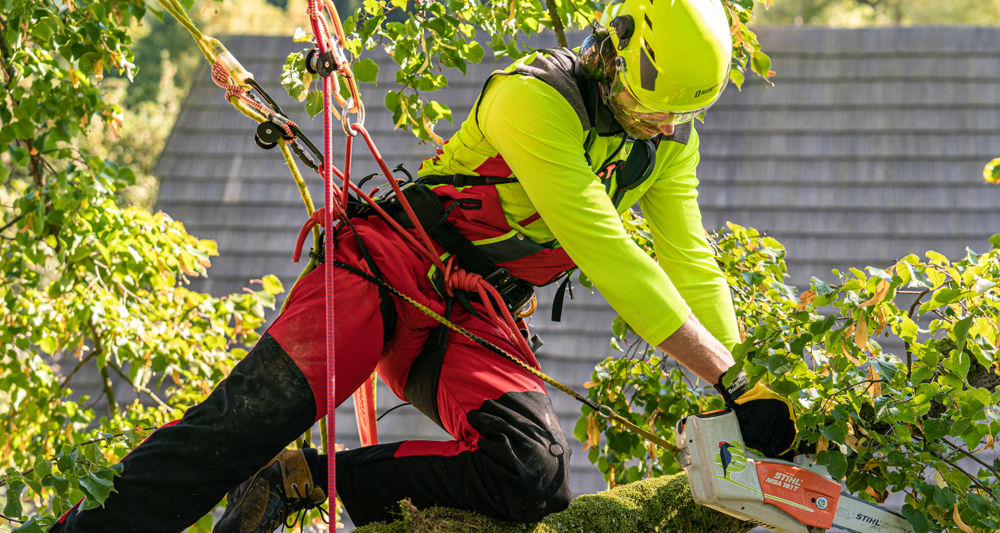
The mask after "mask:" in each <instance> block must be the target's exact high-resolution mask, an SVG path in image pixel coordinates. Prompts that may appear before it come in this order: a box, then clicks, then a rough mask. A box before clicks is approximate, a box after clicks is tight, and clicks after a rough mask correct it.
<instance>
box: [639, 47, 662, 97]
mask: <svg viewBox="0 0 1000 533" xmlns="http://www.w3.org/2000/svg"><path fill="white" fill-rule="evenodd" d="M642 44H643V45H644V46H643V48H642V51H643V52H645V53H643V54H639V85H640V86H641V87H642V88H643V90H645V91H655V90H656V77H657V75H658V74H659V72H657V70H656V67H655V66H654V65H653V61H655V59H654V58H653V50H652V49H651V48H650V47H649V45H648V44H647V43H646V42H645V41H643V43H642Z"/></svg>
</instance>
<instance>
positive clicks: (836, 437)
mask: <svg viewBox="0 0 1000 533" xmlns="http://www.w3.org/2000/svg"><path fill="white" fill-rule="evenodd" d="M819 432H820V433H821V434H822V435H823V436H824V437H826V438H828V439H830V440H831V441H833V442H836V443H838V444H844V440H845V439H847V424H844V423H840V424H829V425H826V426H823V427H822V428H820V430H819ZM844 468H845V470H846V468H847V467H846V466H845V467H844ZM841 477H843V476H841Z"/></svg>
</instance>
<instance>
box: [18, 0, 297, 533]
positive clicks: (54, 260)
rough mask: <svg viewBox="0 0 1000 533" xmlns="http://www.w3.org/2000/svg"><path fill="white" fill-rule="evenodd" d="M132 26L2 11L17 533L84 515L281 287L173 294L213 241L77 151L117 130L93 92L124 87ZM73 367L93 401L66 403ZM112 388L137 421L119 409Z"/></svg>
mask: <svg viewBox="0 0 1000 533" xmlns="http://www.w3.org/2000/svg"><path fill="white" fill-rule="evenodd" d="M145 11H146V8H145V3H144V2H142V1H139V0H109V1H102V2H79V1H77V2H48V1H26V0H18V1H12V0H5V1H0V36H2V40H0V82H2V84H3V88H4V90H3V91H2V95H3V96H2V98H3V100H4V104H3V105H2V106H0V125H2V126H0V144H2V145H3V146H4V151H3V154H2V155H0V161H2V163H3V164H2V166H0V180H2V185H0V204H2V205H3V208H2V210H0V213H2V221H0V412H2V413H4V415H3V417H2V421H0V457H2V458H3V459H2V462H0V469H3V475H2V478H0V493H2V494H3V496H2V502H3V503H2V508H3V511H2V514H3V519H5V520H7V521H9V522H12V523H14V524H21V526H20V527H19V528H18V531H40V530H41V528H42V527H44V526H45V525H47V524H49V523H51V522H52V520H53V519H54V515H58V514H61V513H62V512H64V511H66V510H67V509H68V508H69V507H70V506H71V505H73V504H75V503H76V502H77V500H79V499H80V498H85V500H84V502H83V504H82V506H83V507H84V508H91V507H94V506H98V505H100V504H101V502H103V500H104V499H105V498H106V497H107V496H108V494H109V493H110V491H111V488H112V483H113V481H112V480H113V478H114V476H115V475H117V474H118V467H116V466H113V465H114V463H116V462H117V460H118V459H120V458H121V457H122V456H123V455H124V454H125V453H126V452H127V451H128V450H129V449H130V448H132V447H133V446H134V445H135V444H137V443H138V442H139V441H140V440H141V439H142V438H144V436H145V435H146V434H148V432H149V431H150V430H151V429H152V428H154V427H156V426H158V425H160V424H162V423H163V422H165V421H168V420H170V419H172V418H176V417H177V416H179V414H180V412H181V411H182V409H183V408H185V407H186V406H189V405H191V404H193V403H194V402H195V401H197V400H199V399H200V398H201V397H203V396H204V395H205V394H206V393H207V391H208V390H209V388H210V387H211V386H212V385H214V384H215V383H216V382H217V381H219V380H220V379H221V378H222V377H223V376H224V375H225V374H226V373H227V372H228V370H229V368H230V367H231V366H232V365H233V364H234V363H235V362H236V360H237V359H238V358H239V357H240V356H241V355H242V354H243V353H244V352H243V350H242V349H240V348H238V346H239V345H240V344H243V343H252V342H254V341H255V340H256V339H257V334H256V333H254V328H256V327H258V326H259V325H261V324H262V323H263V317H264V309H265V308H267V307H273V306H274V301H275V294H276V293H278V292H280V291H281V290H282V289H281V287H280V283H277V284H276V283H275V281H276V279H271V278H267V283H264V287H265V288H264V289H261V290H255V291H245V292H241V293H238V294H233V295H230V296H228V297H224V298H215V297H212V296H209V295H207V294H201V293H197V292H193V291H191V290H189V289H187V288H186V287H185V283H186V281H187V280H188V279H190V278H191V277H194V276H200V275H204V274H205V273H206V268H207V267H208V266H209V264H210V257H211V256H213V255H216V254H217V251H216V247H215V243H213V242H211V241H206V240H199V239H197V238H195V237H192V236H191V235H188V234H187V232H186V231H185V230H184V226H183V225H182V224H180V223H179V222H176V221H174V220H171V219H170V217H168V216H167V215H165V214H163V213H155V214H154V213H150V212H149V211H148V210H146V209H144V208H142V207H137V206H128V205H125V204H124V202H122V198H121V195H122V192H123V191H124V190H125V189H126V188H127V187H129V186H130V185H132V184H133V183H134V182H135V173H134V172H133V171H132V170H131V169H130V168H128V167H123V166H118V165H116V164H115V163H113V162H112V161H110V160H108V159H105V158H102V157H100V156H98V155H95V154H94V153H92V152H90V151H89V150H87V149H85V148H82V147H83V146H85V145H86V144H87V143H86V142H85V141H84V139H83V138H82V137H83V136H85V135H94V134H95V133H94V132H95V130H97V132H99V133H100V134H103V132H106V131H113V130H117V129H118V128H119V127H120V121H121V116H120V111H121V109H120V108H119V107H117V106H116V105H114V104H113V103H111V102H109V100H108V98H107V97H108V93H106V92H104V91H102V89H101V87H100V83H101V80H102V79H103V77H104V75H105V73H106V71H111V72H113V73H116V74H119V75H122V76H125V77H131V76H132V75H133V74H134V65H133V64H132V55H131V52H130V50H129V47H130V45H131V38H130V36H129V33H128V28H129V27H130V25H132V24H135V23H136V22H137V21H138V20H140V19H141V17H142V16H143V15H144V14H145ZM88 128H89V129H88ZM105 155H107V154H105ZM87 369H90V373H91V374H94V375H98V376H99V379H100V381H101V382H102V383H103V389H104V391H103V393H102V395H101V397H99V398H97V399H94V400H91V399H90V398H86V397H78V396H76V395H74V394H73V390H72V389H73V385H74V379H75V378H76V379H79V378H80V376H83V375H85V374H87V373H88V372H87ZM167 378H169V379H167ZM115 381H122V382H125V383H127V384H128V385H129V386H130V387H131V388H132V389H133V390H134V391H135V392H136V393H137V394H140V395H141V396H142V397H143V398H144V399H146V400H147V401H148V404H151V405H152V406H149V405H148V404H142V403H140V402H139V401H138V400H136V401H134V402H132V403H131V404H130V405H128V406H127V407H123V406H122V402H120V401H119V400H118V399H117V397H116V393H117V392H118V390H116V388H115V387H114V382H115ZM101 400H103V402H104V405H105V406H106V409H104V412H105V414H106V416H102V417H101V418H100V419H97V414H96V413H95V407H96V405H97V404H98V402H99V401H101Z"/></svg>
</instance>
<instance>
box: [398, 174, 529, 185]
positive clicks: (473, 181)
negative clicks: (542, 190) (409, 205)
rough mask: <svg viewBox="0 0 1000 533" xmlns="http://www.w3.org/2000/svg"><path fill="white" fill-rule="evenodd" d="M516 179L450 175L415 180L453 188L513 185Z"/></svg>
mask: <svg viewBox="0 0 1000 533" xmlns="http://www.w3.org/2000/svg"><path fill="white" fill-rule="evenodd" d="M516 181H517V178H510V177H500V176H467V175H465V174H451V175H448V176H424V177H422V178H420V179H419V180H417V182H418V183H427V184H430V185H454V186H455V187H468V186H469V185H502V184H505V183H514V182H516Z"/></svg>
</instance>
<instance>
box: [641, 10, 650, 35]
mask: <svg viewBox="0 0 1000 533" xmlns="http://www.w3.org/2000/svg"><path fill="white" fill-rule="evenodd" d="M642 17H643V18H644V19H646V27H647V28H649V31H653V21H651V20H649V15H647V14H645V13H644V14H643V15H642Z"/></svg>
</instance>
